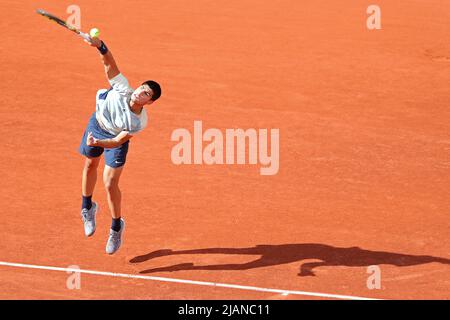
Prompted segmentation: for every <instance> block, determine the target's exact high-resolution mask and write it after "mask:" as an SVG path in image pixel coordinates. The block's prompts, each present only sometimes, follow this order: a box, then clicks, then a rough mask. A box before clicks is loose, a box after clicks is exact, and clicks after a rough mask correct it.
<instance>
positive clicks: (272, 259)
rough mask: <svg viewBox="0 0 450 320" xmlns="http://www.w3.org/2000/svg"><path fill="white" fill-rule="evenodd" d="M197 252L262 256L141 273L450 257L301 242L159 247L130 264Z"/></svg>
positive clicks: (303, 270)
mask: <svg viewBox="0 0 450 320" xmlns="http://www.w3.org/2000/svg"><path fill="white" fill-rule="evenodd" d="M182 254H184V255H195V254H230V255H259V256H260V257H259V258H258V259H256V260H254V261H251V262H247V263H241V264H215V265H201V266H197V265H194V264H193V263H183V264H177V265H172V266H166V267H160V268H153V269H147V270H143V271H141V272H140V273H154V272H173V271H181V270H249V269H254V268H262V267H270V266H275V265H281V264H288V263H293V262H297V261H298V262H301V261H302V260H311V259H314V260H319V261H316V262H306V263H303V264H302V265H301V267H300V272H299V274H298V275H299V276H301V277H304V276H315V274H314V271H313V270H314V269H315V268H318V267H333V266H347V267H368V266H371V265H382V264H388V265H394V266H398V267H407V266H414V265H420V264H425V263H433V262H436V263H441V264H448V265H450V259H446V258H440V257H432V256H420V255H418V256H415V255H407V254H401V253H392V252H383V251H370V250H364V249H361V248H358V247H350V248H339V247H333V246H329V245H325V244H317V243H302V244H281V245H257V246H255V247H253V248H207V249H193V250H178V251H173V250H158V251H154V252H150V253H148V254H145V255H141V256H137V257H134V258H133V259H131V260H130V263H134V264H136V263H142V262H145V261H148V260H150V259H155V258H158V257H166V256H173V255H182Z"/></svg>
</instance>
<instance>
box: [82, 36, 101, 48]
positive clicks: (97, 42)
mask: <svg viewBox="0 0 450 320" xmlns="http://www.w3.org/2000/svg"><path fill="white" fill-rule="evenodd" d="M89 38H90V39H91V41H87V40H84V42H86V43H87V44H88V45H90V46H92V47H96V48H99V47H100V46H101V45H102V40H100V39H99V38H97V37H89Z"/></svg>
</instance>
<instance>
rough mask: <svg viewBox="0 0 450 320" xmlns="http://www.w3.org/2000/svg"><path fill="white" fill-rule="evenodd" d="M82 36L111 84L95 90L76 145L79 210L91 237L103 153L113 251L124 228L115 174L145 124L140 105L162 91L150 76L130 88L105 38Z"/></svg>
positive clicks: (108, 246) (109, 247)
mask: <svg viewBox="0 0 450 320" xmlns="http://www.w3.org/2000/svg"><path fill="white" fill-rule="evenodd" d="M85 42H86V43H88V44H89V45H91V46H93V47H96V48H97V49H98V51H99V52H100V57H101V60H102V63H103V65H104V67H105V73H106V77H107V78H108V81H109V83H110V85H111V87H110V88H109V89H101V90H99V91H97V95H96V110H95V112H94V114H93V115H92V116H91V118H90V120H89V123H88V125H87V128H86V131H85V132H84V135H83V139H82V141H81V145H80V148H79V152H80V153H81V154H82V155H83V156H85V158H86V159H85V163H84V169H83V175H82V189H81V190H82V209H81V216H82V220H83V223H84V232H85V234H86V236H88V237H90V236H92V235H93V234H94V232H95V228H96V214H97V212H98V211H99V206H98V204H97V203H96V202H93V201H92V194H93V193H94V188H95V184H96V182H97V168H98V164H99V162H100V156H101V155H102V154H104V156H105V169H104V171H103V183H104V184H105V189H106V193H107V199H108V206H109V210H110V211H111V216H112V224H111V229H110V232H109V238H108V241H107V243H106V252H107V253H108V254H113V253H115V252H116V251H117V250H119V248H120V246H121V244H122V236H123V232H124V228H125V222H124V220H123V218H122V212H121V192H120V189H119V179H120V175H121V174H122V170H123V168H124V165H125V162H126V157H127V152H128V147H129V142H130V141H129V140H130V139H131V138H132V137H133V135H135V134H136V133H138V132H139V131H141V130H143V129H144V128H145V127H146V126H147V113H146V110H145V108H144V107H145V106H148V105H151V104H152V103H153V102H155V101H156V100H157V99H158V98H159V97H160V96H161V87H160V86H159V84H158V83H157V82H155V81H151V80H150V81H146V82H144V83H142V85H140V86H139V87H138V88H137V89H136V90H133V89H132V88H131V87H130V85H129V84H128V81H127V79H126V78H125V77H124V76H123V75H122V74H121V73H120V71H119V69H118V68H117V65H116V62H115V61H114V58H113V56H112V54H111V51H110V50H109V49H108V48H107V47H106V45H105V43H104V42H103V41H101V40H100V39H99V38H96V37H93V38H90V41H86V40H85Z"/></svg>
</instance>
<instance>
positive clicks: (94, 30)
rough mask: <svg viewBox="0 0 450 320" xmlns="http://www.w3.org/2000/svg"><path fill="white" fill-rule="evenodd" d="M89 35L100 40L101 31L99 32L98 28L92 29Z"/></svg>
mask: <svg viewBox="0 0 450 320" xmlns="http://www.w3.org/2000/svg"><path fill="white" fill-rule="evenodd" d="M89 34H90V35H91V37H92V38H98V36H99V35H100V30H98V29H97V28H92V29H91V31H89Z"/></svg>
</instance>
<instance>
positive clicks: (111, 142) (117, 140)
mask: <svg viewBox="0 0 450 320" xmlns="http://www.w3.org/2000/svg"><path fill="white" fill-rule="evenodd" d="M132 137H133V135H132V134H130V132H129V131H122V132H121V133H119V134H118V135H117V136H115V137H114V138H112V139H96V138H94V136H93V135H92V132H89V133H88V136H87V139H86V144H87V145H88V146H90V147H102V148H117V147H118V146H121V145H122V144H124V143H125V142H127V141H128V140H130V139H131V138H132Z"/></svg>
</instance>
